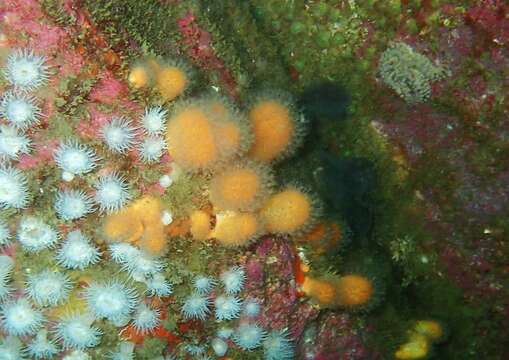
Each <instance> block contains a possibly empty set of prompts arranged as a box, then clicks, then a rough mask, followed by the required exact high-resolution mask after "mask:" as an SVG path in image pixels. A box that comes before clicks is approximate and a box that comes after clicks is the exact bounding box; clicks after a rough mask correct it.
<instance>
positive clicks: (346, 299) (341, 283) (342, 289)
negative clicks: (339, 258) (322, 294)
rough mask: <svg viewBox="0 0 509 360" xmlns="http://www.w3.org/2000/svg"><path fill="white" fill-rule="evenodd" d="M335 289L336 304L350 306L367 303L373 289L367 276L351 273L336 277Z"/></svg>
mask: <svg viewBox="0 0 509 360" xmlns="http://www.w3.org/2000/svg"><path fill="white" fill-rule="evenodd" d="M336 291H337V303H338V305H340V306H346V307H351V306H359V305H365V304H367V303H368V302H369V301H370V300H371V299H372V297H373V294H374V291H375V289H374V286H373V283H372V281H371V280H369V279H368V278H367V277H365V276H361V275H356V274H351V275H345V276H342V277H340V278H339V279H338V281H337V283H336Z"/></svg>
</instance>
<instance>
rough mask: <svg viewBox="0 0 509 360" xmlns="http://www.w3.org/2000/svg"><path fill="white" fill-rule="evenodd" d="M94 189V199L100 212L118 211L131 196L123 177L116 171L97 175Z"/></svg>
mask: <svg viewBox="0 0 509 360" xmlns="http://www.w3.org/2000/svg"><path fill="white" fill-rule="evenodd" d="M95 189H96V193H95V201H96V203H97V204H99V210H100V211H101V212H104V211H106V212H109V213H111V212H114V211H118V210H120V209H121V208H122V207H123V206H124V205H125V204H126V202H127V201H128V200H129V199H130V198H131V196H130V195H129V189H128V187H127V183H126V180H125V178H124V177H123V176H121V175H119V174H117V173H116V172H113V173H110V174H106V175H102V176H101V177H99V179H98V180H97V183H96V184H95Z"/></svg>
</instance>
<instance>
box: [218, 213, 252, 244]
mask: <svg viewBox="0 0 509 360" xmlns="http://www.w3.org/2000/svg"><path fill="white" fill-rule="evenodd" d="M258 229H259V224H258V219H257V218H256V216H255V215H254V214H251V213H235V212H227V213H222V214H218V215H217V223H216V227H215V229H214V231H213V233H212V237H214V238H216V239H217V241H219V242H220V243H221V244H223V245H226V246H239V245H245V244H247V243H249V242H250V241H251V240H252V239H253V238H254V237H255V236H256V234H257V233H258Z"/></svg>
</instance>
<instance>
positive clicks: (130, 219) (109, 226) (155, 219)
mask: <svg viewBox="0 0 509 360" xmlns="http://www.w3.org/2000/svg"><path fill="white" fill-rule="evenodd" d="M161 214H162V205H161V202H160V201H159V199H157V198H155V197H153V196H144V197H142V198H140V199H138V200H136V201H135V202H133V203H132V204H131V205H130V206H129V207H126V208H125V209H123V210H121V211H119V212H117V213H114V214H111V215H109V216H108V217H107V218H106V220H105V223H104V225H103V232H104V235H105V236H106V238H107V239H108V240H109V241H124V242H129V243H134V244H137V245H139V246H140V247H141V248H142V249H144V250H145V251H147V252H148V253H151V254H160V253H162V252H163V251H164V250H165V247H166V236H165V234H164V224H163V223H162V221H161Z"/></svg>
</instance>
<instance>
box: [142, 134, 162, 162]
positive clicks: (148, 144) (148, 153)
mask: <svg viewBox="0 0 509 360" xmlns="http://www.w3.org/2000/svg"><path fill="white" fill-rule="evenodd" d="M165 149H166V141H164V139H163V138H162V137H160V136H148V137H146V138H145V139H143V141H142V142H141V144H140V146H139V151H140V157H141V161H143V162H145V163H151V162H156V161H158V160H159V158H160V157H161V156H162V155H163V152H164V150H165Z"/></svg>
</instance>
